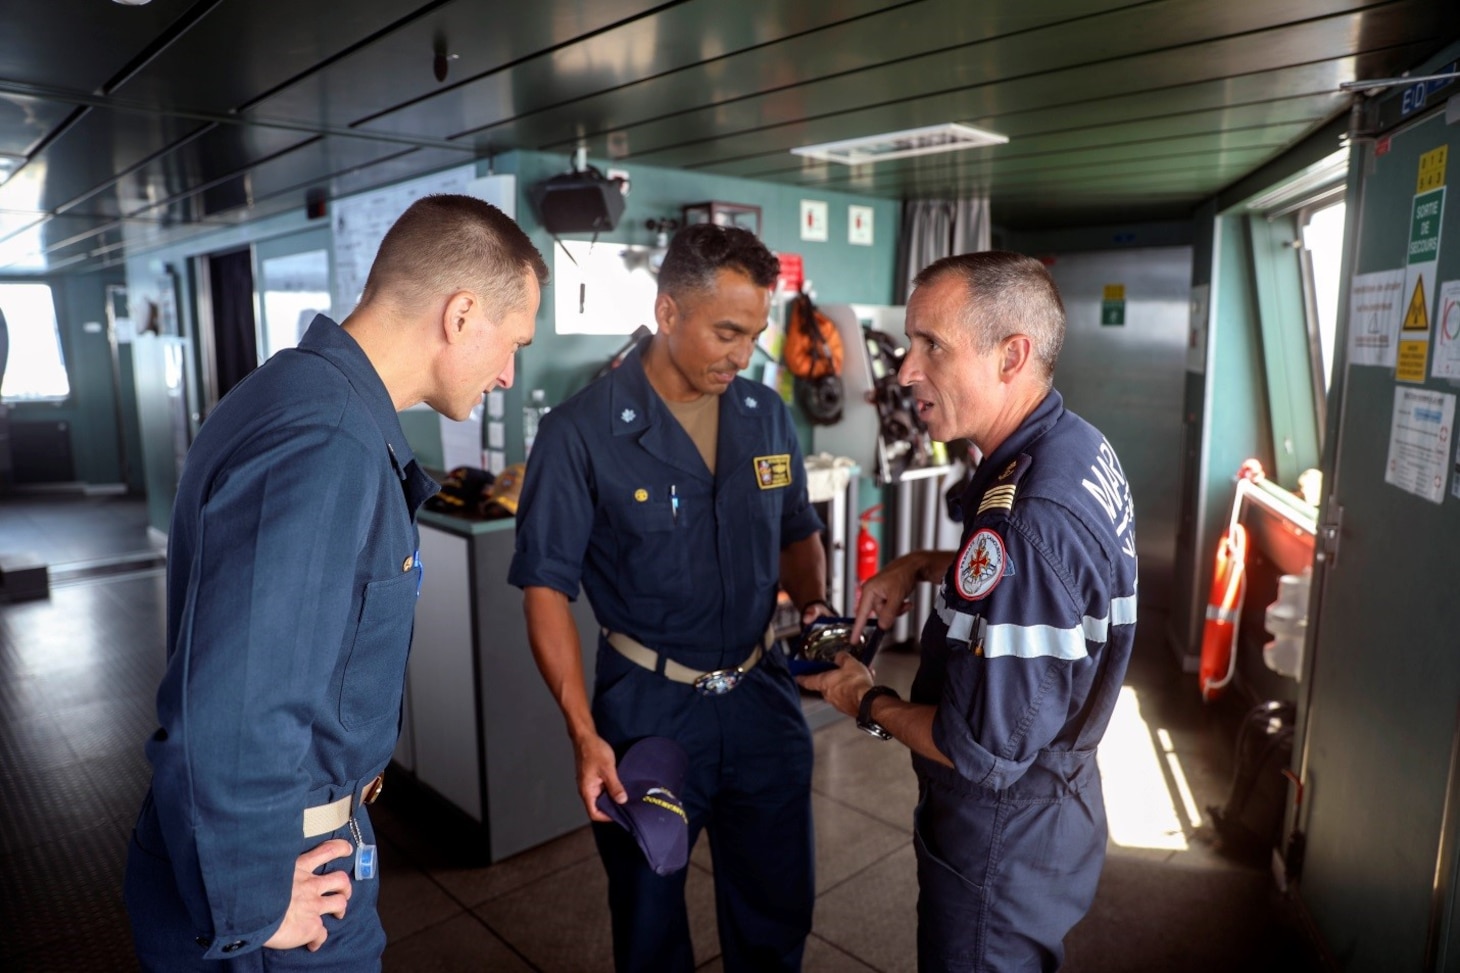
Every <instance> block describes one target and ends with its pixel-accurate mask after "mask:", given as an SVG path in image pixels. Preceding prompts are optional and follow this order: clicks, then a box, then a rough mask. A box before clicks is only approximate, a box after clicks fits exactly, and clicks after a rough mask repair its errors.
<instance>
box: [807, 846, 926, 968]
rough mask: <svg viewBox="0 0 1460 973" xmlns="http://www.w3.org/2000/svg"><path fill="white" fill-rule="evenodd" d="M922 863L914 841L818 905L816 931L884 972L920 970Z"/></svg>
mask: <svg viewBox="0 0 1460 973" xmlns="http://www.w3.org/2000/svg"><path fill="white" fill-rule="evenodd" d="M917 901H918V878H917V862H916V859H915V858H914V856H913V849H912V844H911V842H909V843H907V844H906V845H904V847H903V848H902V849H900V850H898V851H895V852H893V853H892V854H890V855H888V856H886V857H885V858H883V859H882V860H881V861H879V862H877V864H875V865H873V866H872V867H871V868H868V869H867V870H866V871H864V872H862V873H861V874H859V875H858V876H857V878H856V880H855V881H851V882H844V883H842V884H841V885H839V886H837V887H836V888H834V889H832V890H831V891H830V892H827V893H826V894H825V895H823V896H821V898H819V899H817V901H816V918H815V920H814V921H813V923H812V926H811V930H812V932H813V933H814V934H815V935H816V936H817V937H819V938H821V939H823V940H825V941H826V942H827V943H828V944H830V945H831V946H833V947H835V948H836V949H837V950H839V951H840V952H843V953H846V954H848V955H850V956H855V957H857V958H858V959H859V960H861V961H862V962H863V963H866V964H867V965H869V966H871V967H873V968H874V969H877V970H882V971H884V973H913V971H914V970H916V969H917Z"/></svg>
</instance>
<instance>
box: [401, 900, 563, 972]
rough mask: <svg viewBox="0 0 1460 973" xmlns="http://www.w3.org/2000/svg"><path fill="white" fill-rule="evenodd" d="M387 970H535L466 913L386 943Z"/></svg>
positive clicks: (478, 921)
mask: <svg viewBox="0 0 1460 973" xmlns="http://www.w3.org/2000/svg"><path fill="white" fill-rule="evenodd" d="M382 965H383V973H482V971H484V970H490V971H491V973H532V971H533V970H534V967H532V966H530V965H529V964H527V963H526V962H524V961H523V959H522V957H520V956H518V955H517V954H516V953H514V952H513V951H512V950H511V949H510V948H509V947H508V946H507V944H506V943H504V942H502V940H501V939H499V938H497V937H496V936H495V935H493V934H492V932H491V930H489V929H487V927H486V926H484V925H483V924H482V923H481V921H480V920H478V919H477V918H476V917H475V916H473V915H471V914H470V913H462V914H461V915H459V916H456V917H454V918H452V919H448V920H447V921H446V922H443V923H441V924H440V925H436V926H432V927H431V928H429V929H423V930H421V931H420V932H418V933H416V934H415V935H413V936H409V937H407V938H405V939H402V940H400V941H398V942H397V941H392V942H391V943H390V945H388V946H386V947H385V957H384V960H383V964H382Z"/></svg>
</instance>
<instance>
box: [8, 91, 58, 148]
mask: <svg viewBox="0 0 1460 973" xmlns="http://www.w3.org/2000/svg"><path fill="white" fill-rule="evenodd" d="M75 110H76V108H75V106H74V105H69V104H66V103H65V102H58V101H49V100H46V99H44V98H33V97H30V96H28V95H19V94H10V93H7V92H5V91H3V90H0V155H9V156H17V157H24V156H27V155H29V154H30V153H31V152H33V151H35V150H36V149H37V148H38V147H39V145H40V142H41V140H42V139H44V138H45V137H46V136H47V135H48V134H50V133H51V132H52V131H54V130H55V128H56V126H58V125H60V124H61V123H62V122H63V121H65V120H66V116H67V115H69V114H71V113H72V112H73V111H75Z"/></svg>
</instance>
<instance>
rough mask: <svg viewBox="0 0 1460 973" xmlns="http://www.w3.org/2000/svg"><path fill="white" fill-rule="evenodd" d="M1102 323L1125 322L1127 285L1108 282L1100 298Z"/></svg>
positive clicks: (1117, 323) (1116, 323) (1121, 323)
mask: <svg viewBox="0 0 1460 973" xmlns="http://www.w3.org/2000/svg"><path fill="white" fill-rule="evenodd" d="M1100 323H1101V324H1103V325H1123V324H1125V285H1124V284H1106V285H1105V290H1104V293H1102V294H1101V300H1100Z"/></svg>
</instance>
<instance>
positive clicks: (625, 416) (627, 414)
mask: <svg viewBox="0 0 1460 973" xmlns="http://www.w3.org/2000/svg"><path fill="white" fill-rule="evenodd" d="M638 415H639V414H638V413H637V412H635V411H634V410H633V409H625V410H624V411H622V412H620V413H619V414H618V417H619V418H620V419H622V420H623V421H624V422H633V421H634V419H636V418H637V417H638Z"/></svg>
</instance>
